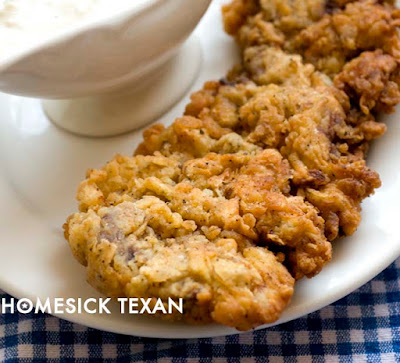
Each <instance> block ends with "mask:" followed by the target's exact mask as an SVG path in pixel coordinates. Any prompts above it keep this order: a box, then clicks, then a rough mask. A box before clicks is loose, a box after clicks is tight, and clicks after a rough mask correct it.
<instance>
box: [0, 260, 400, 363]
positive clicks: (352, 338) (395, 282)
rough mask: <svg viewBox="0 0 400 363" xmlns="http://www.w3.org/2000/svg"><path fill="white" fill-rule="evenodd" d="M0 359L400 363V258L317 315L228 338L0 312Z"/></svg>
mask: <svg viewBox="0 0 400 363" xmlns="http://www.w3.org/2000/svg"><path fill="white" fill-rule="evenodd" d="M4 296H6V295H5V294H2V295H1V294H0V297H4ZM0 361H1V362H44V361H49V362H89V361H92V362H93V361H94V362H95V361H108V362H115V361H117V362H142V361H148V362H211V361H215V362H239V361H240V362H242V361H243V362H313V363H318V362H329V363H333V362H387V363H392V362H400V259H399V260H397V262H396V263H394V264H393V265H391V266H390V267H389V268H388V269H386V270H385V271H384V272H382V273H381V274H380V275H379V276H377V277H376V278H375V279H374V280H372V281H371V282H370V283H368V284H367V285H365V286H363V287H362V288H360V289H359V290H357V291H356V292H354V293H352V294H351V295H349V296H347V297H345V298H344V299H342V300H340V301H338V302H336V303H334V304H333V305H330V306H327V307H325V308H324V309H322V310H320V311H318V312H315V313H313V314H310V315H308V316H306V317H304V318H301V319H298V320H296V321H293V322H289V323H287V324H283V325H280V326H278V327H274V328H271V329H265V330H262V331H258V332H254V333H246V334H241V335H235V336H229V337H220V338H214V339H195V340H174V341H173V340H162V339H143V338H135V337H128V336H123V335H117V334H111V333H106V332H101V331H97V330H94V329H88V328H85V327H83V326H80V325H76V324H72V323H69V322H66V321H64V320H60V319H57V318H55V317H52V316H49V315H45V314H42V315H34V314H31V315H22V314H21V315H18V314H5V315H1V314H0Z"/></svg>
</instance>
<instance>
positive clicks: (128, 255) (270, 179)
mask: <svg viewBox="0 0 400 363" xmlns="http://www.w3.org/2000/svg"><path fill="white" fill-rule="evenodd" d="M179 160H181V158H180V157H177V158H174V157H171V156H170V157H168V158H167V157H164V156H162V155H161V154H155V155H154V156H140V155H139V156H135V157H122V156H117V157H116V158H115V159H114V160H113V161H111V162H110V163H108V164H107V165H106V166H105V167H104V168H103V169H101V170H91V171H89V173H88V179H87V180H86V181H84V182H82V184H81V186H80V189H79V193H78V200H79V201H80V208H81V210H82V212H81V213H77V214H75V215H73V216H72V217H71V218H70V219H69V221H68V223H67V224H66V226H65V230H66V237H67V239H68V240H69V241H70V244H71V248H72V250H73V252H74V255H75V256H76V257H77V259H78V260H79V261H80V262H81V263H83V264H85V265H87V266H88V276H89V277H88V279H89V282H90V283H91V284H92V285H93V286H94V287H96V288H97V289H99V290H100V291H102V292H104V293H106V294H107V295H110V296H128V297H136V296H145V297H161V298H163V299H166V298H167V297H173V298H178V297H182V298H185V300H186V303H187V304H188V305H187V310H186V315H185V319H188V320H197V321H198V322H201V321H203V322H204V321H206V322H207V321H209V320H210V319H214V320H215V321H217V322H220V323H223V324H226V325H230V326H234V327H237V328H238V329H250V328H252V327H254V326H257V325H260V324H264V323H269V322H272V321H274V320H276V319H277V318H278V317H279V315H280V313H281V311H282V309H284V308H285V306H286V304H287V303H288V302H289V300H290V296H291V294H292V287H293V280H292V278H291V277H290V274H289V272H288V271H287V270H286V268H285V267H283V265H282V264H281V261H282V257H283V255H281V254H278V257H275V256H274V255H273V254H272V253H271V252H269V251H268V250H267V249H266V248H265V247H264V248H262V247H260V248H256V247H255V242H258V241H260V240H264V241H265V242H264V244H267V243H268V242H269V241H271V243H276V244H279V245H281V246H287V248H288V250H289V251H290V258H291V260H293V261H294V262H293V268H294V271H293V273H294V274H295V276H297V277H301V276H302V275H304V274H310V275H313V274H315V273H317V272H318V271H319V270H320V269H321V268H322V266H323V264H324V263H326V262H327V260H329V259H330V253H331V246H330V243H329V242H327V241H326V239H325V237H324V235H323V220H322V218H321V217H319V216H318V213H317V211H316V210H315V209H314V208H313V207H312V206H311V205H309V204H307V203H304V201H303V198H301V197H292V196H287V197H286V196H285V195H284V194H283V192H288V190H289V183H288V180H289V178H290V172H289V167H288V164H287V162H285V161H283V160H282V157H281V155H280V154H279V153H278V152H277V151H275V150H261V151H259V152H257V153H255V154H253V155H251V154H245V153H236V154H225V155H217V154H208V155H207V156H206V157H205V158H203V159H194V160H189V161H187V162H186V163H183V164H182V163H181V162H180V161H179ZM244 186H245V187H244ZM248 188H249V189H248ZM288 222H290V224H289V223H288ZM289 226H290V228H289ZM289 237H290V238H289ZM163 266H165V268H163ZM154 283H156V284H155V285H154ZM234 301H236V302H235V303H234ZM196 312H199V313H196Z"/></svg>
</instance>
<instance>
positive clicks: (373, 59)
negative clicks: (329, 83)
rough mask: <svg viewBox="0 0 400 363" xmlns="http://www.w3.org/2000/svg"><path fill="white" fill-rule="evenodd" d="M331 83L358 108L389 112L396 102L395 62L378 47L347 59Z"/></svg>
mask: <svg viewBox="0 0 400 363" xmlns="http://www.w3.org/2000/svg"><path fill="white" fill-rule="evenodd" d="M334 83H335V86H336V87H337V88H338V89H341V90H343V91H345V92H346V94H348V95H349V96H350V98H351V99H354V100H355V101H356V102H358V104H359V106H360V109H361V110H362V111H363V112H364V113H365V114H369V113H370V111H378V112H385V113H390V112H393V111H394V106H396V105H397V104H398V103H399V102H400V90H399V84H400V68H399V61H398V60H396V59H395V58H393V57H392V56H391V55H389V54H383V52H382V50H381V49H379V50H376V51H374V52H364V53H361V55H360V56H359V57H358V58H354V59H353V60H352V61H350V62H348V63H347V64H346V65H345V66H344V67H343V71H342V72H341V73H339V74H338V75H337V76H336V77H335V79H334Z"/></svg>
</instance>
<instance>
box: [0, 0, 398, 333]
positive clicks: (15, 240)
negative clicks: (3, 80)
mask: <svg viewBox="0 0 400 363" xmlns="http://www.w3.org/2000/svg"><path fill="white" fill-rule="evenodd" d="M219 7H220V1H214V3H213V5H212V6H211V8H210V10H209V12H208V14H207V15H206V17H205V19H203V21H202V23H201V25H200V26H199V28H198V29H197V30H196V33H197V35H198V36H199V37H200V39H201V41H202V46H203V50H204V55H205V57H204V58H205V59H204V66H203V72H202V74H201V75H200V77H199V80H198V82H197V83H196V84H195V85H194V87H193V89H192V90H191V91H193V90H196V89H199V88H200V87H201V85H202V83H203V82H204V81H206V80H209V79H218V78H219V77H220V76H221V75H223V74H225V73H226V71H227V69H228V68H229V67H230V66H231V65H232V64H233V63H234V62H235V61H236V59H237V50H236V47H235V45H234V43H233V40H232V39H230V38H229V37H228V36H226V35H225V34H224V33H223V31H222V24H221V21H220V18H221V16H220V11H219ZM188 97H189V96H188V95H187V96H186V97H185V99H184V100H182V102H181V103H179V104H178V105H176V106H175V107H174V108H173V109H172V110H171V111H170V112H168V114H166V115H165V116H164V117H163V118H162V119H161V120H160V121H161V122H164V123H166V124H168V123H171V122H172V121H173V120H174V118H176V117H178V116H179V115H181V114H182V112H183V109H184V105H185V104H186V103H187V102H188ZM398 116H399V113H397V114H394V115H391V116H388V117H385V122H386V123H387V125H388V132H387V134H386V135H385V136H384V137H383V138H381V139H380V140H378V141H376V142H375V143H374V145H373V148H372V150H371V153H370V157H369V165H370V166H372V167H373V168H375V169H376V170H377V171H379V173H380V174H381V178H382V181H383V187H382V188H380V189H379V190H378V191H377V192H376V194H375V195H374V196H372V197H371V198H369V199H368V200H366V201H365V202H364V203H363V221H362V224H361V226H360V228H359V229H358V231H357V233H356V234H355V235H354V236H352V237H350V238H346V239H344V240H341V241H338V242H336V243H335V245H334V253H333V260H332V262H331V263H330V264H329V265H328V266H327V267H325V269H324V270H323V271H322V273H321V274H319V275H318V276H317V277H315V278H313V279H311V280H307V279H304V280H302V281H300V282H299V283H298V284H297V286H296V293H295V295H294V298H293V300H292V303H291V305H290V306H289V308H288V309H287V310H286V311H285V312H284V314H283V315H282V318H281V319H280V320H279V321H278V322H276V324H280V323H283V322H287V321H289V320H293V319H296V318H298V317H300V316H302V315H305V314H308V313H310V312H312V311H315V310H318V309H320V308H322V307H323V306H326V305H328V304H330V303H332V302H334V301H336V300H338V299H340V298H342V297H343V296H345V295H347V294H349V293H350V292H352V291H353V290H355V289H356V288H358V287H359V286H361V285H363V284H364V283H366V282H367V281H369V280H370V279H372V278H373V277H374V276H375V275H377V274H378V273H379V272H380V271H382V270H383V269H384V268H386V267H387V266H388V265H389V264H390V263H392V262H393V261H394V260H395V259H396V258H397V257H398V256H399V255H400V237H399V233H398V225H397V223H399V222H398V216H399V215H400V169H399V167H398V160H400V148H399V147H398V140H400V125H399V123H397V122H396V121H397V120H396V119H397V118H398ZM0 120H1V121H0V202H1V203H0V231H1V238H0V288H1V289H4V290H5V291H6V292H8V293H10V294H11V295H13V296H15V297H18V298H22V297H26V298H30V299H33V300H36V297H39V298H40V299H46V298H48V297H50V298H55V297H61V298H68V297H72V298H78V297H81V298H88V297H100V295H99V294H98V293H97V292H96V291H95V290H93V289H92V288H91V287H90V286H89V285H88V284H87V283H86V281H85V270H84V268H83V267H82V266H80V265H79V264H78V262H76V261H75V260H74V259H73V257H72V256H71V253H70V251H69V247H68V245H67V243H66V242H65V240H64V238H63V235H62V229H61V226H62V224H63V223H64V221H65V218H66V217H67V216H68V215H69V214H70V213H73V212H74V211H75V210H76V203H75V200H74V196H75V191H76V187H77V185H78V183H79V181H80V180H82V179H83V178H84V174H85V170H86V168H88V167H100V166H101V165H103V164H104V163H105V162H106V161H107V160H109V159H110V158H111V157H112V155H113V154H115V153H117V152H120V153H126V154H130V153H132V151H133V150H134V148H135V146H136V145H137V144H138V142H139V141H140V139H141V131H138V132H136V133H131V134H128V135H124V136H121V137H115V138H107V139H88V138H80V137H77V136H74V135H71V134H68V133H66V132H64V131H61V130H59V129H57V128H56V127H55V126H53V125H52V124H51V123H50V122H49V121H48V120H47V119H46V118H45V116H44V114H43V111H42V109H41V107H40V103H39V101H37V100H31V99H26V98H20V97H14V96H7V95H0ZM59 317H60V318H63V319H67V320H70V321H72V322H76V323H79V324H83V325H86V326H89V327H93V328H97V329H101V330H107V331H111V332H116V333H122V334H129V335H137V336H143V337H158V338H199V337H212V336H219V335H228V334H234V333H237V331H236V330H234V329H229V328H226V327H223V326H219V325H207V326H189V325H185V324H183V323H175V324H171V323H166V322H163V321H160V320H157V319H153V318H149V317H144V316H129V315H121V314H120V313H119V310H118V307H117V305H114V306H113V312H112V314H111V315H107V314H103V315H90V314H87V313H83V314H75V315H62V316H59Z"/></svg>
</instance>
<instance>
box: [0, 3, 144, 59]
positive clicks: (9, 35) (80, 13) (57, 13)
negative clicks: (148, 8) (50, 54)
mask: <svg viewBox="0 0 400 363" xmlns="http://www.w3.org/2000/svg"><path fill="white" fill-rule="evenodd" d="M144 2H146V0H0V57H4V56H7V55H9V54H12V53H15V52H18V51H20V50H22V49H24V48H26V47H30V46H33V45H35V44H37V43H41V42H44V41H46V40H47V39H49V38H51V37H53V36H54V35H57V33H60V32H63V31H65V30H66V29H68V28H73V27H74V26H79V25H82V24H84V23H86V22H90V21H92V20H95V19H97V18H103V17H106V16H108V15H112V14H114V13H116V12H119V11H123V10H124V9H127V8H132V7H133V6H134V5H139V4H140V3H144Z"/></svg>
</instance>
